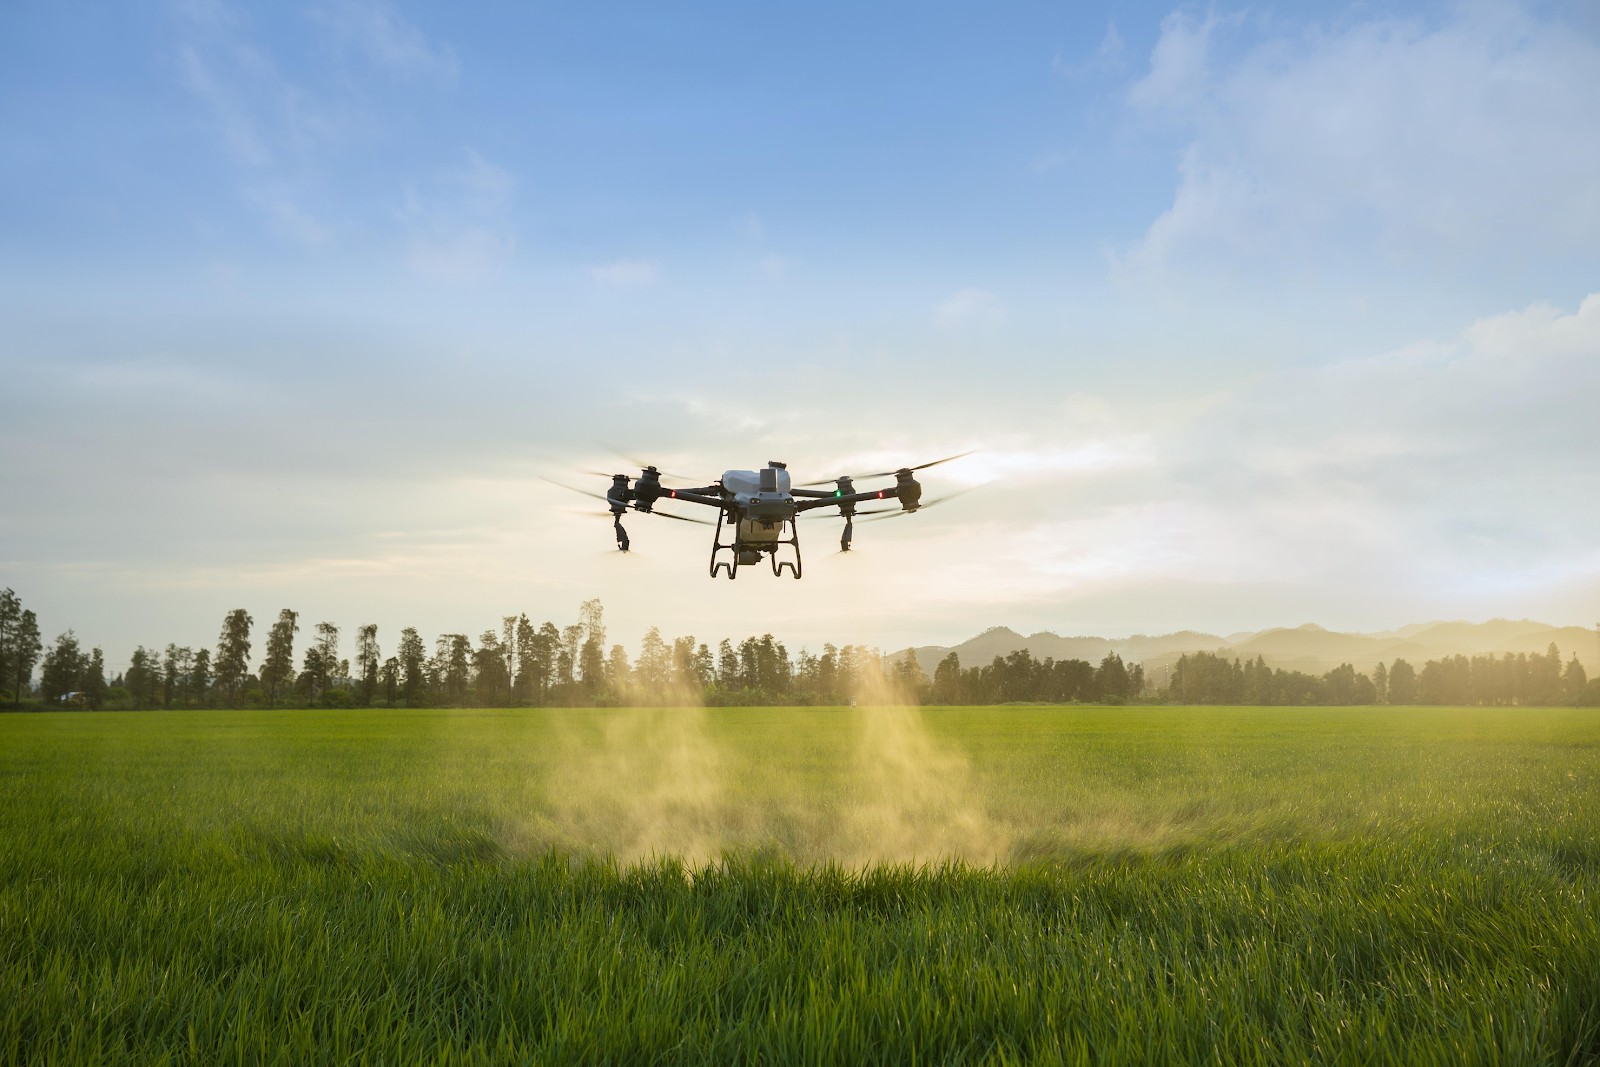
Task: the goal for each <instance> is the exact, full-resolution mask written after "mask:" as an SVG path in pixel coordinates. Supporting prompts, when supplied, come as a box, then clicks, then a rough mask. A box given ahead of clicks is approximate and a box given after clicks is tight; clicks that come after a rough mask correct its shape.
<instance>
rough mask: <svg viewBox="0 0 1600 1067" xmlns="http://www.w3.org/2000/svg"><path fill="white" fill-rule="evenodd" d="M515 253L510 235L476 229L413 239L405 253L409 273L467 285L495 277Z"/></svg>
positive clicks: (468, 228)
mask: <svg viewBox="0 0 1600 1067" xmlns="http://www.w3.org/2000/svg"><path fill="white" fill-rule="evenodd" d="M515 251H516V242H515V241H513V240H512V239H511V238H510V237H509V236H507V235H505V234H501V233H496V232H494V231H492V230H488V229H484V228H482V227H477V226H467V227H463V228H461V229H457V230H454V231H452V232H450V233H446V234H438V235H433V236H422V235H419V236H415V237H413V238H412V239H411V244H410V247H409V248H408V250H407V253H406V262H407V264H408V265H409V266H410V267H411V269H412V270H414V271H416V272H417V273H418V274H421V275H424V276H426V277H430V278H435V279H438V280H440V281H447V282H456V283H468V282H477V281H482V280H484V279H485V278H490V277H493V276H494V275H496V274H498V273H499V271H500V269H501V267H502V266H503V265H504V264H505V263H506V261H507V260H509V259H510V258H511V256H512V253H513V252H515Z"/></svg>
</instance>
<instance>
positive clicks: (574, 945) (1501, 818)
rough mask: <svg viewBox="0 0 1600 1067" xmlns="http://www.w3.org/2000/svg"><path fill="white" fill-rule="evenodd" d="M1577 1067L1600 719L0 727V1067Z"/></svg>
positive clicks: (988, 715) (137, 721)
mask: <svg viewBox="0 0 1600 1067" xmlns="http://www.w3.org/2000/svg"><path fill="white" fill-rule="evenodd" d="M113 1060H126V1061H138V1062H161V1061H171V1062H190V1063H206V1064H210V1063H217V1062H251V1063H255V1062H269V1061H270V1062H282V1063H305V1062H340V1063H342V1062H356V1061H373V1062H413V1061H424V1060H427V1061H451V1062H517V1063H522V1062H551V1063H558V1062H571V1061H576V1060H588V1061H606V1062H612V1063H635V1062H662V1063H675V1062H706V1063H730V1062H760V1063H779V1062H813V1063H835V1062H895V1063H899V1062H914V1061H915V1062H974V1063H976V1062H1174V1061H1187V1062H1209V1063H1263V1064H1267V1063H1297V1062H1299V1063H1330V1062H1346V1063H1363V1064H1366V1063H1384V1062H1392V1063H1429V1062H1432V1063H1450V1064H1455V1063H1550V1064H1577V1063H1594V1062H1600V715H1597V714H1595V713H1594V712H1593V711H1572V710H1554V709H1541V710H1528V709H1497V710H1495V709H1456V708H1450V709H1438V708H1428V709H1417V708H1362V709H1340V708H1334V709H1328V708H1317V709H1303V708H1295V709H1284V708H1273V709H1249V708H1203V709H1188V708H1181V709H1175V708H1087V707H1069V708H1034V707H1025V708H1024V707H1003V708H951V709H924V710H921V711H917V710H914V709H900V708H888V709H861V710H848V709H823V710H817V709H773V708H761V709H737V708H736V709H718V710H713V711H701V710H697V709H666V710H646V709H614V710H548V709H545V710H536V711H526V710H519V711H460V710H416V711H394V710H389V711H357V712H328V711H279V712H173V713H164V712H150V713H138V714H44V715H4V716H0V1062H3V1063H30V1062H39V1063H45V1062H48V1063H64V1062H97V1061H113Z"/></svg>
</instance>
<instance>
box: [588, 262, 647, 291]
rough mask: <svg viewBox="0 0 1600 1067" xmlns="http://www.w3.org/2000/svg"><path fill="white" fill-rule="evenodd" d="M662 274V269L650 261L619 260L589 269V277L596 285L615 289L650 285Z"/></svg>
mask: <svg viewBox="0 0 1600 1067" xmlns="http://www.w3.org/2000/svg"><path fill="white" fill-rule="evenodd" d="M660 273H661V268H660V267H659V266H658V265H657V264H656V263H655V262H654V261H652V260H648V259H617V260H612V261H611V262H610V263H601V264H600V265H598V266H594V267H590V268H589V276H590V277H591V278H593V279H594V280H595V282H596V283H598V284H600V285H603V286H606V287H608V288H614V289H630V288H635V287H638V286H644V285H649V284H651V283H652V282H654V281H655V280H656V278H657V277H658V276H659V275H660Z"/></svg>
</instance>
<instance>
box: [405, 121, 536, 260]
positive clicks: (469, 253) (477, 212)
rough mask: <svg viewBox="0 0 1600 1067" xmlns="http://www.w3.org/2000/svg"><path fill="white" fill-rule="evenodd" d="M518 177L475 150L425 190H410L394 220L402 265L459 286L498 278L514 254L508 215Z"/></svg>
mask: <svg viewBox="0 0 1600 1067" xmlns="http://www.w3.org/2000/svg"><path fill="white" fill-rule="evenodd" d="M516 189H517V180H516V176H515V175H513V174H512V173H511V172H510V171H508V170H506V169H504V168H503V167H499V166H497V165H495V164H494V163H492V162H490V161H489V160H488V159H486V158H484V157H483V156H482V155H481V154H479V153H478V152H476V151H472V150H470V149H469V150H468V151H467V153H466V158H465V160H464V162H462V163H461V164H460V165H457V166H450V167H445V168H443V169H442V170H440V171H439V172H438V173H437V174H436V175H434V177H433V178H432V179H431V180H430V181H428V182H427V183H425V185H422V186H417V185H411V186H408V187H407V188H406V190H405V198H404V201H403V202H402V204H401V206H400V208H399V211H398V215H399V218H400V220H401V223H402V225H404V227H405V228H406V231H407V252H406V262H407V264H408V265H409V266H410V267H411V269H412V270H413V271H415V272H417V273H418V274H421V275H424V276H426V277H430V278H434V279H438V280H442V281H450V282H457V283H466V282H476V281H481V280H483V279H485V278H489V277H492V276H494V275H495V274H497V273H498V272H499V271H500V269H501V267H503V266H504V264H505V263H506V262H507V261H508V260H510V258H511V256H512V255H513V253H514V252H515V251H516V239H515V237H514V236H513V234H512V232H511V228H510V222H509V215H510V211H511V207H512V205H513V203H514V200H515V195H516Z"/></svg>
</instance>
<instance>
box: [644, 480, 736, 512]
mask: <svg viewBox="0 0 1600 1067" xmlns="http://www.w3.org/2000/svg"><path fill="white" fill-rule="evenodd" d="M709 494H717V495H714V496H713V495H709ZM656 499H657V500H687V501H688V502H689V503H691V504H705V505H707V506H709V507H713V508H720V507H722V496H721V494H720V493H718V491H717V487H716V486H714V485H712V486H706V487H705V488H702V489H662V490H661V495H660V496H658V497H656Z"/></svg>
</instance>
